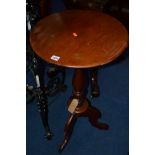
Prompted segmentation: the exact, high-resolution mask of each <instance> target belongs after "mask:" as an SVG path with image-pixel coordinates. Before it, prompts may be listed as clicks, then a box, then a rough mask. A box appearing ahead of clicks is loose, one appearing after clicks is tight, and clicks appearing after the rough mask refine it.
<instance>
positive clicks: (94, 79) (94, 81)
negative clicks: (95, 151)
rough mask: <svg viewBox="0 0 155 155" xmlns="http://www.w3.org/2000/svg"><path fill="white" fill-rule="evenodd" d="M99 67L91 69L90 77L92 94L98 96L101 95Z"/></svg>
mask: <svg viewBox="0 0 155 155" xmlns="http://www.w3.org/2000/svg"><path fill="white" fill-rule="evenodd" d="M97 74H98V68H92V69H90V79H91V96H92V97H98V96H99V95H100V89H99V86H98V82H97Z"/></svg>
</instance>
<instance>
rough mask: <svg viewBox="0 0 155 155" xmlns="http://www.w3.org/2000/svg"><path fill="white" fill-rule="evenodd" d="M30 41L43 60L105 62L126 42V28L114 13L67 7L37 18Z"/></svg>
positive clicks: (65, 63) (75, 63) (69, 63)
mask: <svg viewBox="0 0 155 155" xmlns="http://www.w3.org/2000/svg"><path fill="white" fill-rule="evenodd" d="M30 43H31V46H32V48H33V50H34V51H35V52H36V54H37V55H38V56H40V57H41V58H42V59H44V60H45V61H47V62H49V63H52V64H56V65H60V66H66V67H73V68H89V67H96V66H100V65H103V64H107V63H109V62H111V61H112V60H114V59H115V58H117V57H118V56H119V55H120V54H121V53H122V52H123V50H124V49H125V48H126V47H127V46H128V32H127V31H126V29H125V28H124V26H123V25H122V24H121V23H120V22H119V21H117V20H116V19H114V18H113V17H111V16H109V15H106V14H103V13H101V12H96V11H82V10H70V11H64V12H61V13H55V14H51V15H49V16H47V17H46V18H44V19H42V20H41V21H39V22H38V23H37V24H36V26H35V27H34V28H33V29H32V32H31V34H30Z"/></svg>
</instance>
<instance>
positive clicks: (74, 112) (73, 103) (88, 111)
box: [59, 69, 109, 152]
mask: <svg viewBox="0 0 155 155" xmlns="http://www.w3.org/2000/svg"><path fill="white" fill-rule="evenodd" d="M86 74H87V71H86V69H75V72H74V76H73V81H72V84H73V95H72V96H71V98H70V99H69V101H68V111H69V112H70V113H71V114H70V116H69V118H68V121H67V123H66V124H65V128H64V132H65V133H64V140H63V142H62V144H61V145H60V148H59V151H60V152H61V151H62V150H63V149H64V147H65V146H66V144H67V142H68V141H69V139H70V136H71V133H72V130H73V127H74V124H75V122H76V120H77V118H78V117H81V116H84V117H88V120H89V122H90V123H91V124H92V126H94V127H96V128H98V129H102V130H107V129H108V128H109V126H108V125H107V124H105V123H100V122H98V119H99V118H100V117H101V113H100V111H99V110H98V109H97V108H95V107H93V106H91V103H90V101H89V100H88V99H87V98H86V94H85V87H84V86H85V84H86V77H87V76H86Z"/></svg>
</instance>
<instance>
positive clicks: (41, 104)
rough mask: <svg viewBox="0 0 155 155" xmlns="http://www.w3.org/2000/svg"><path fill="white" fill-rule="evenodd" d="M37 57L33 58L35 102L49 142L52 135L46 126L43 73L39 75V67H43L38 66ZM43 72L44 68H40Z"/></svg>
mask: <svg viewBox="0 0 155 155" xmlns="http://www.w3.org/2000/svg"><path fill="white" fill-rule="evenodd" d="M39 60H40V59H39V58H38V57H37V56H34V58H33V72H34V76H35V81H36V85H37V88H36V89H37V93H36V95H37V100H38V103H37V105H38V111H39V113H40V116H41V119H42V122H43V126H44V128H45V136H46V138H47V139H48V140H49V139H51V137H52V133H51V131H50V128H49V125H48V104H47V97H46V95H45V91H44V82H43V81H44V80H43V75H44V74H43V73H40V68H41V67H39V66H44V65H40V64H41V61H39ZM42 70H44V68H42Z"/></svg>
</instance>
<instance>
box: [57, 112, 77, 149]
mask: <svg viewBox="0 0 155 155" xmlns="http://www.w3.org/2000/svg"><path fill="white" fill-rule="evenodd" d="M76 120H77V116H76V115H75V114H71V115H70V116H69V118H68V121H67V123H66V124H65V128H64V132H65V135H64V139H63V141H62V143H61V145H60V148H59V152H62V151H63V149H64V148H65V146H66V144H67V143H68V141H69V139H70V137H71V134H72V131H73V127H74V124H75V122H76Z"/></svg>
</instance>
